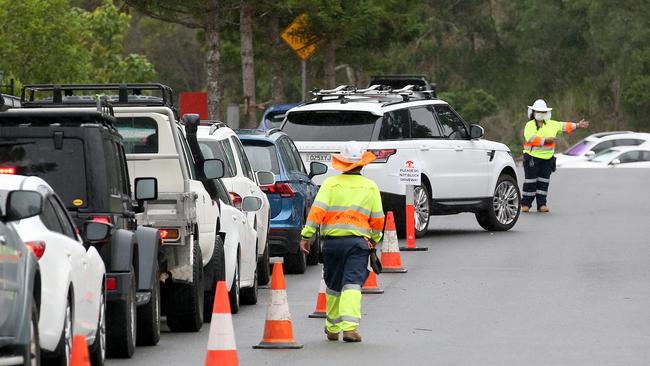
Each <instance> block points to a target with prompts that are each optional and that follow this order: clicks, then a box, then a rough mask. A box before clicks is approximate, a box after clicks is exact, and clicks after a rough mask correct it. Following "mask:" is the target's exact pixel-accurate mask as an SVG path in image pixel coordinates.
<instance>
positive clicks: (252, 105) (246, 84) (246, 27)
mask: <svg viewBox="0 0 650 366" xmlns="http://www.w3.org/2000/svg"><path fill="white" fill-rule="evenodd" d="M239 34H240V41H241V69H242V87H243V90H244V127H245V128H253V127H255V126H256V125H257V115H256V113H255V112H256V109H257V105H256V101H255V60H254V58H253V4H252V3H251V2H250V1H249V0H242V2H241V9H240V13H239Z"/></svg>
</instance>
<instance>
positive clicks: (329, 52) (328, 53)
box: [323, 39, 336, 89]
mask: <svg viewBox="0 0 650 366" xmlns="http://www.w3.org/2000/svg"><path fill="white" fill-rule="evenodd" d="M324 47H325V49H324V51H325V52H324V54H323V57H324V61H325V64H324V65H323V69H324V70H323V73H324V74H325V80H323V81H324V84H325V86H324V87H325V88H326V89H330V88H334V87H336V48H335V46H334V42H333V41H332V40H329V39H328V40H327V42H325V45H324Z"/></svg>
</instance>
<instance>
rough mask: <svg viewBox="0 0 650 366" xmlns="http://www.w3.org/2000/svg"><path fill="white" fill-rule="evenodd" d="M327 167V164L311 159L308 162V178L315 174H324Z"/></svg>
mask: <svg viewBox="0 0 650 366" xmlns="http://www.w3.org/2000/svg"><path fill="white" fill-rule="evenodd" d="M327 169H328V167H327V165H325V164H323V163H319V162H317V161H312V162H311V163H310V164H309V178H310V179H311V178H313V177H315V176H317V175H322V174H325V173H327Z"/></svg>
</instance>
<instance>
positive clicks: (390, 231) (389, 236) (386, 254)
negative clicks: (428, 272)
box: [381, 211, 407, 273]
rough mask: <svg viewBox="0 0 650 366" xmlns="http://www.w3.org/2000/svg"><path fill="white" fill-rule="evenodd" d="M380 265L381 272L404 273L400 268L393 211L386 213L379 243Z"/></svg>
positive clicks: (400, 261) (400, 259) (400, 260)
mask: <svg viewBox="0 0 650 366" xmlns="http://www.w3.org/2000/svg"><path fill="white" fill-rule="evenodd" d="M381 265H382V267H383V269H382V273H406V272H407V270H406V269H404V268H402V257H401V256H400V254H399V245H397V232H396V231H395V218H394V216H393V211H388V213H387V214H386V227H385V228H384V239H383V241H382V244H381Z"/></svg>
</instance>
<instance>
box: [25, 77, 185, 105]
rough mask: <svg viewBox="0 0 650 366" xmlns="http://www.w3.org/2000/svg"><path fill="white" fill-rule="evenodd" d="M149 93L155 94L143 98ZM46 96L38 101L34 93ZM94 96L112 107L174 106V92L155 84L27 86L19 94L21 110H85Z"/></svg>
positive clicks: (92, 101)
mask: <svg viewBox="0 0 650 366" xmlns="http://www.w3.org/2000/svg"><path fill="white" fill-rule="evenodd" d="M148 92H151V93H152V94H155V95H147V93H148ZM43 93H47V95H46V96H45V97H42V98H38V95H37V94H43ZM95 95H105V96H106V97H107V98H108V100H109V101H110V102H111V104H112V105H113V106H128V105H139V106H163V107H169V108H172V109H174V110H175V109H176V108H175V107H174V92H173V91H172V89H171V88H170V87H168V86H166V85H163V84H159V83H134V84H129V83H124V84H61V85H57V84H30V85H24V86H23V87H22V88H21V91H20V102H21V104H22V107H23V108H39V107H87V106H88V105H89V104H94V103H95V99H94V98H93V97H94V96H95Z"/></svg>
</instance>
